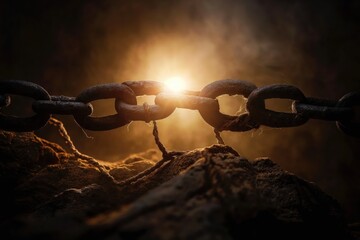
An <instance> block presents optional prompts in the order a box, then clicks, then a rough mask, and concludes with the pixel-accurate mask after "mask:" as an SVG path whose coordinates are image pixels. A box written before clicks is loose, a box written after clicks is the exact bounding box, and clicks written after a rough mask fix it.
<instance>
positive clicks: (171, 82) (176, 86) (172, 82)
mask: <svg viewBox="0 0 360 240" xmlns="http://www.w3.org/2000/svg"><path fill="white" fill-rule="evenodd" d="M165 85H166V89H167V90H168V91H171V92H175V93H179V92H182V91H184V90H185V89H186V88H187V84H186V81H185V79H184V78H182V77H180V76H173V77H170V78H168V79H166V80H165Z"/></svg>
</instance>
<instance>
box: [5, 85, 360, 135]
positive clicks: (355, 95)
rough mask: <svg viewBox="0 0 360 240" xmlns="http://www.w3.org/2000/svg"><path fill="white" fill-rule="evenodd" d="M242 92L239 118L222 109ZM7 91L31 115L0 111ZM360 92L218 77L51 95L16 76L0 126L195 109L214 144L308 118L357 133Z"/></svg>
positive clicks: (95, 124)
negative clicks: (308, 92)
mask: <svg viewBox="0 0 360 240" xmlns="http://www.w3.org/2000/svg"><path fill="white" fill-rule="evenodd" d="M224 94H228V95H242V96H243V97H244V98H246V99H247V102H246V111H245V112H244V113H242V114H240V115H239V116H230V115H226V114H224V113H221V111H220V106H219V102H218V100H217V99H216V98H217V97H218V96H220V95H224ZM10 95H19V96H24V97H30V98H33V99H34V101H33V103H32V110H33V111H34V113H35V114H34V115H33V116H30V117H17V116H9V115H6V114H4V113H1V109H4V108H6V107H8V106H9V105H10V104H11V96H10ZM142 95H155V96H156V98H155V104H153V105H149V104H143V105H142V106H141V105H137V100H136V97H137V96H142ZM270 98H279V99H290V100H293V103H292V109H291V113H288V112H276V111H272V110H270V109H267V108H266V107H265V101H266V100H267V99H270ZM100 99H114V104H115V111H116V113H115V114H113V115H109V116H104V117H93V116H92V112H93V106H92V104H91V102H92V101H95V100H100ZM359 105H360V92H352V93H349V94H346V95H345V96H344V97H342V98H341V99H340V100H338V101H333V100H326V99H317V98H308V97H305V95H304V94H303V93H302V91H301V90H300V89H298V88H296V87H294V86H290V85H282V84H275V85H270V86H264V87H259V88H258V87H256V86H255V85H254V84H253V83H250V82H247V81H243V80H219V81H215V82H213V83H210V84H209V85H207V86H205V87H204V88H203V89H202V90H201V91H199V92H196V91H183V92H181V93H172V92H167V91H166V89H165V86H164V84H163V83H161V82H155V81H127V82H123V83H108V84H101V85H96V86H92V87H90V88H87V89H85V90H84V91H82V92H81V93H80V94H79V95H78V96H77V97H75V98H74V97H67V96H50V94H49V93H48V92H47V91H46V90H45V89H44V88H42V87H41V86H39V85H37V84H35V83H31V82H27V81H18V80H4V81H0V129H3V130H7V131H16V132H26V131H34V130H37V129H39V128H41V127H43V126H44V125H45V124H46V123H47V122H48V121H49V119H50V117H51V115H52V114H65V115H73V116H74V118H75V121H76V122H77V123H78V124H79V125H80V126H81V127H82V128H84V129H88V130H93V131H103V130H111V129H114V128H118V127H121V126H124V125H126V124H128V123H130V122H131V121H145V122H150V121H155V120H160V119H164V118H166V117H168V116H169V115H171V114H172V113H173V112H174V110H175V109H176V108H186V109H192V110H198V111H199V112H200V115H201V116H202V118H203V119H204V120H205V122H207V123H208V124H209V125H211V126H212V127H214V131H215V133H216V136H217V138H218V140H219V142H222V139H221V137H220V135H219V132H221V131H233V132H244V131H249V130H251V129H257V128H259V127H260V126H261V125H264V126H268V127H274V128H284V127H295V126H300V125H302V124H304V123H306V122H307V121H308V120H309V119H321V120H329V121H336V125H337V127H338V128H339V129H340V130H341V131H343V132H345V133H346V134H349V135H351V136H355V137H359V136H360V123H359V116H358V115H359V113H358V111H356V108H358V107H359Z"/></svg>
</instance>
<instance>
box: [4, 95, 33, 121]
mask: <svg viewBox="0 0 360 240" xmlns="http://www.w3.org/2000/svg"><path fill="white" fill-rule="evenodd" d="M9 96H10V98H11V103H10V105H9V106H7V107H4V108H2V109H1V112H2V113H4V114H6V115H13V116H18V117H30V116H33V115H34V114H35V113H34V112H33V110H32V103H33V102H34V99H33V98H30V97H25V96H18V95H13V94H10V95H9Z"/></svg>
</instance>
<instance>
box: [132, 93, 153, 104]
mask: <svg viewBox="0 0 360 240" xmlns="http://www.w3.org/2000/svg"><path fill="white" fill-rule="evenodd" d="M155 98H156V96H153V95H151V96H138V97H136V100H137V103H138V105H143V104H144V103H147V104H155Z"/></svg>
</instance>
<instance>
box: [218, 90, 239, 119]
mask: <svg viewBox="0 0 360 240" xmlns="http://www.w3.org/2000/svg"><path fill="white" fill-rule="evenodd" d="M217 100H218V102H219V105H220V112H221V113H223V114H227V115H231V116H233V115H239V114H240V113H243V112H244V111H245V108H246V99H245V98H244V97H243V96H240V95H233V96H229V95H225V94H224V95H220V96H218V97H217Z"/></svg>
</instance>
